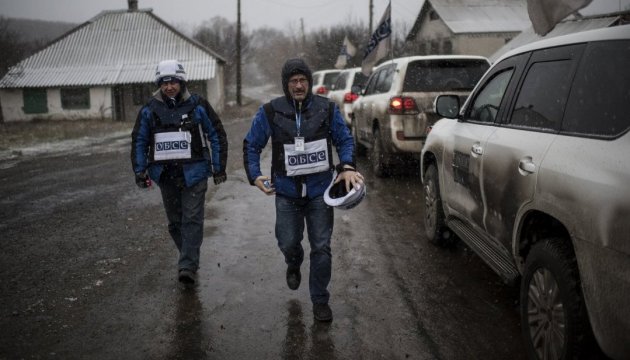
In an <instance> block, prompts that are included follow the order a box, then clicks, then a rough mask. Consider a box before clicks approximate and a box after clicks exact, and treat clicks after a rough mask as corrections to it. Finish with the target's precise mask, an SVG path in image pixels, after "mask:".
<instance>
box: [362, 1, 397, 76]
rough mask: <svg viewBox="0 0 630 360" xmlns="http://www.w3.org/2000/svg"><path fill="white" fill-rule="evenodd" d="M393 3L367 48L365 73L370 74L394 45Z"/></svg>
mask: <svg viewBox="0 0 630 360" xmlns="http://www.w3.org/2000/svg"><path fill="white" fill-rule="evenodd" d="M391 10H392V3H391V1H390V2H389V4H388V5H387V9H385V13H384V14H383V17H382V18H381V21H380V22H379V23H378V27H377V28H376V30H375V31H374V33H373V34H372V36H371V37H370V42H369V43H368V45H367V47H366V48H365V52H364V55H363V62H362V63H361V71H362V72H363V74H364V75H366V76H367V75H370V73H371V72H372V68H373V67H374V65H376V63H377V62H378V61H379V60H380V59H382V58H384V57H385V56H387V54H388V53H389V51H390V49H391V47H392V36H391V35H392V26H391V24H392V16H391Z"/></svg>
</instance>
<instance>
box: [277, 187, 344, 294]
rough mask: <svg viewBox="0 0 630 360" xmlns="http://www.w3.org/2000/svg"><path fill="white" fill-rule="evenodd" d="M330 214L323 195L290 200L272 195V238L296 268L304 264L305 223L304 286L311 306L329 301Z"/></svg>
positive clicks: (290, 263)
mask: <svg viewBox="0 0 630 360" xmlns="http://www.w3.org/2000/svg"><path fill="white" fill-rule="evenodd" d="M333 215H334V214H333V208H332V207H330V206H328V205H326V203H325V202H324V198H323V196H318V197H316V198H313V199H309V198H299V199H294V198H289V197H285V196H282V195H276V239H277V240H278V247H279V248H280V251H282V254H284V260H285V262H286V264H287V265H288V266H296V267H299V266H300V265H302V262H303V261H304V249H303V248H302V239H303V237H304V220H306V227H307V232H308V241H309V243H310V245H311V253H310V263H311V264H310V275H309V279H308V283H309V291H310V293H311V301H312V302H313V303H314V304H326V303H328V299H329V298H330V294H329V293H328V290H327V287H328V283H329V282H330V276H331V267H332V256H331V251H330V237H331V235H332V231H333V222H334V216H333Z"/></svg>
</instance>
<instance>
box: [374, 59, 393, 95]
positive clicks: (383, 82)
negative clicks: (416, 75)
mask: <svg viewBox="0 0 630 360" xmlns="http://www.w3.org/2000/svg"><path fill="white" fill-rule="evenodd" d="M395 70H396V65H391V66H387V67H386V68H384V69H383V71H382V72H381V74H380V75H379V77H378V80H377V82H376V89H375V91H376V92H377V93H386V92H388V91H389V89H390V88H391V87H392V81H393V79H394V72H395Z"/></svg>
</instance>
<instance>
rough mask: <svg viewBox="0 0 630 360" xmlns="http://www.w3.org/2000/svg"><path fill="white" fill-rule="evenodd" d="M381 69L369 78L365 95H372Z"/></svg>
mask: <svg viewBox="0 0 630 360" xmlns="http://www.w3.org/2000/svg"><path fill="white" fill-rule="evenodd" d="M380 73H381V72H380V71H376V72H375V73H373V74H372V75H370V77H369V78H368V83H367V86H366V87H365V95H370V94H372V93H373V92H374V87H375V86H376V80H377V79H378V76H379V75H380Z"/></svg>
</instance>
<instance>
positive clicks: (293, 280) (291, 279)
mask: <svg viewBox="0 0 630 360" xmlns="http://www.w3.org/2000/svg"><path fill="white" fill-rule="evenodd" d="M301 281H302V274H300V267H299V266H289V267H288V268H287V286H289V289H291V290H297V288H299V287H300V282H301Z"/></svg>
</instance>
